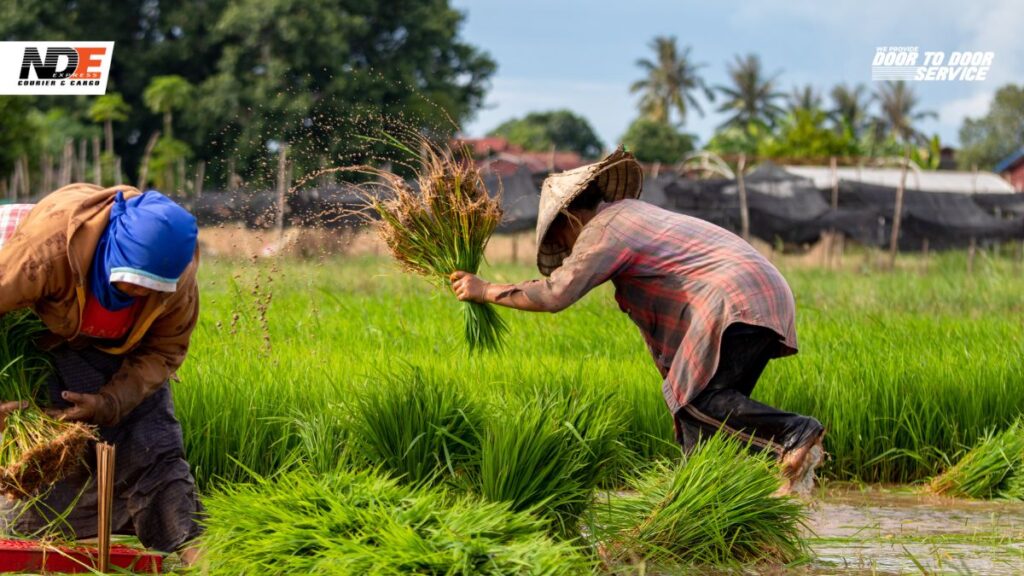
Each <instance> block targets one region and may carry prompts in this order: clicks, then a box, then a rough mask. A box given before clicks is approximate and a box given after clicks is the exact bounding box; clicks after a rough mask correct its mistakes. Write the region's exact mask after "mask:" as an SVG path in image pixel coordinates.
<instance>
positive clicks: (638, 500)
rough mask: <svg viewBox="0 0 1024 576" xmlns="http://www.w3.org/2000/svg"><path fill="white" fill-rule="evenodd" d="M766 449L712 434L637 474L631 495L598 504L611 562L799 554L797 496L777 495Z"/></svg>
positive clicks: (782, 559)
mask: <svg viewBox="0 0 1024 576" xmlns="http://www.w3.org/2000/svg"><path fill="white" fill-rule="evenodd" d="M778 487H779V479H778V475H777V469H776V466H775V465H774V463H772V462H771V461H770V460H769V459H768V457H767V456H764V455H761V456H751V455H750V454H749V453H748V451H747V450H746V447H745V446H743V445H742V444H740V443H738V442H736V441H735V440H731V439H728V438H725V437H724V436H722V435H716V436H714V437H712V438H711V439H710V440H708V441H706V442H704V443H703V444H702V445H701V446H700V447H699V448H698V449H697V450H695V451H694V452H693V453H692V454H691V455H690V456H689V457H687V458H686V460H685V462H683V463H682V464H680V465H670V464H665V463H660V464H656V465H654V466H652V467H651V468H650V469H649V470H648V471H646V472H645V473H643V474H641V475H640V476H638V477H637V478H636V479H635V480H634V481H633V482H632V483H631V488H632V490H633V491H635V494H630V495H626V496H622V497H618V498H613V499H611V501H610V503H609V504H608V505H607V506H602V507H598V517H597V522H598V525H597V526H595V533H597V534H598V536H599V537H601V539H602V540H603V542H602V544H603V549H604V551H605V555H606V556H607V557H608V558H609V559H610V560H612V561H631V560H640V559H642V560H645V561H650V562H653V563H654V564H656V565H660V564H665V565H672V564H689V565H722V564H725V565H728V564H735V563H758V562H771V563H789V562H794V561H797V560H800V559H802V558H804V557H805V556H806V554H807V548H806V545H805V543H804V541H803V540H802V538H801V535H800V531H801V529H802V527H803V526H804V522H805V518H806V511H805V509H804V507H803V505H802V504H801V503H800V501H799V500H796V499H794V498H790V497H782V498H780V497H776V496H774V495H773V493H774V492H775V491H776V489H778Z"/></svg>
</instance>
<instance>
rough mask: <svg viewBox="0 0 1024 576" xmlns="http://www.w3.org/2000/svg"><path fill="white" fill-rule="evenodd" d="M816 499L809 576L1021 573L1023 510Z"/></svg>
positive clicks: (850, 489)
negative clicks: (810, 574)
mask: <svg viewBox="0 0 1024 576" xmlns="http://www.w3.org/2000/svg"><path fill="white" fill-rule="evenodd" d="M819 497H820V499H819V500H818V502H817V503H816V504H815V505H814V510H813V512H812V515H811V521H810V524H811V526H810V527H811V529H812V530H813V532H814V535H813V536H812V537H811V538H810V544H811V547H812V549H813V551H814V553H815V555H816V556H817V558H816V559H815V561H814V563H813V564H812V566H811V568H810V570H808V572H809V573H812V574H880V575H881V574H991V575H1001V574H1021V573H1024V503H1017V502H998V501H994V502H981V501H965V500H951V499H947V498H939V497H936V496H932V495H929V494H926V493H923V492H922V491H921V490H919V489H915V488H879V487H858V486H851V485H841V484H833V485H830V486H827V487H826V488H825V489H824V490H823V491H822V493H821V494H820V495H819Z"/></svg>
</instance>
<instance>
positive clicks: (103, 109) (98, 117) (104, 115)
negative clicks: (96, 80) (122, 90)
mask: <svg viewBox="0 0 1024 576" xmlns="http://www.w3.org/2000/svg"><path fill="white" fill-rule="evenodd" d="M129 112H131V108H130V107H129V106H128V104H126V103H125V101H124V98H122V97H121V95H120V94H118V93H117V92H111V93H110V94H104V95H103V96H100V97H99V98H97V99H96V101H95V102H93V103H92V106H90V107H89V118H90V119H92V121H93V122H103V138H104V139H105V140H106V147H107V153H108V154H110V155H111V156H113V155H114V122H124V121H125V120H127V119H128V113H129Z"/></svg>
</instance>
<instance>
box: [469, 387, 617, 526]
mask: <svg viewBox="0 0 1024 576" xmlns="http://www.w3.org/2000/svg"><path fill="white" fill-rule="evenodd" d="M488 424H489V426H488V428H487V432H486V434H485V437H484V440H483V445H482V447H481V454H480V460H481V463H480V473H479V477H478V478H477V479H476V484H477V490H478V491H479V492H480V493H481V494H483V495H484V497H486V498H487V499H488V500H491V501H494V502H508V503H509V504H510V505H511V507H512V509H513V510H521V511H532V512H533V513H534V514H536V515H538V516H539V517H542V518H545V519H546V520H547V521H548V522H549V526H550V529H551V531H552V533H553V534H556V535H558V536H560V537H563V538H576V537H578V536H579V527H580V522H581V520H582V519H583V517H584V515H585V513H586V512H587V511H588V509H589V507H590V504H591V503H592V501H593V499H594V494H595V490H596V488H597V486H598V485H599V484H600V483H601V482H602V481H603V480H604V479H606V478H608V476H609V474H610V473H611V472H612V471H614V470H615V468H616V463H617V461H618V459H619V458H620V457H621V456H622V454H623V449H622V445H621V443H620V442H619V441H618V436H619V434H620V433H621V428H620V426H619V425H618V422H617V420H616V419H615V417H614V416H613V413H612V411H611V407H610V406H609V405H608V404H607V403H598V402H586V401H583V400H581V399H576V398H568V399H567V398H564V397H559V396H558V395H554V396H547V397H545V396H539V397H537V398H535V399H534V401H533V402H530V403H526V404H511V403H506V404H504V405H502V407H501V408H500V410H498V411H497V413H496V414H495V415H494V416H492V417H491V418H490V419H489V421H488Z"/></svg>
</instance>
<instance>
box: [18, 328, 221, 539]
mask: <svg viewBox="0 0 1024 576" xmlns="http://www.w3.org/2000/svg"><path fill="white" fill-rule="evenodd" d="M53 354H54V356H53V360H54V365H55V368H56V371H55V372H56V374H55V376H54V377H53V378H52V379H51V381H50V383H49V393H50V396H51V402H52V405H53V406H54V407H57V408H66V407H68V404H67V403H66V402H64V401H63V400H62V399H61V398H60V394H61V392H62V391H64V390H70V391H73V392H84V393H88V394H95V393H96V392H98V391H99V389H100V387H101V386H103V385H104V384H106V383H107V382H109V381H110V378H111V377H112V376H113V375H114V373H115V372H117V370H118V368H119V367H120V366H121V360H122V359H121V357H118V356H112V355H109V354H105V353H103V352H100V351H99V350H96V349H94V348H86V349H84V350H71V349H70V348H68V347H67V346H62V347H61V348H58V349H57V350H56V351H54V353H53ZM99 433H100V437H101V438H102V439H103V440H104V441H105V442H109V443H111V444H113V445H114V446H115V447H116V449H117V452H116V454H115V462H114V506H113V514H112V529H113V531H114V532H115V533H119V534H134V535H136V536H138V538H139V540H140V541H141V542H142V544H143V545H144V546H146V547H147V548H152V549H155V550H160V551H162V552H173V551H175V550H178V549H180V548H181V547H182V546H184V545H185V544H187V543H188V542H190V541H191V540H192V539H194V538H195V537H197V536H199V534H200V532H201V530H200V526H199V524H198V523H197V520H198V519H199V517H200V515H201V514H202V507H201V505H200V504H199V499H198V496H197V493H196V487H195V481H194V480H193V478H192V473H191V471H190V469H189V465H188V462H186V461H185V448H184V443H183V440H182V435H181V425H180V424H179V423H178V420H177V419H176V418H175V417H174V405H173V404H172V402H171V391H170V388H169V387H168V385H167V384H166V383H165V384H164V385H163V387H162V388H160V390H158V391H157V392H156V393H155V394H153V395H152V396H150V397H148V398H146V399H145V400H143V402H142V403H141V404H139V406H138V407H136V408H135V409H134V410H132V412H131V413H129V414H128V415H127V416H126V417H125V418H124V419H122V421H121V422H120V423H119V424H117V425H116V426H112V427H109V428H100V430H99ZM85 464H86V465H85V466H83V467H80V468H79V469H78V470H77V471H76V472H75V473H73V474H72V475H70V476H69V477H67V478H65V479H64V480H61V481H60V482H57V483H56V484H54V485H53V487H52V488H51V489H50V490H49V491H48V492H47V493H46V494H45V495H44V496H43V497H42V498H40V499H39V500H38V501H37V502H31V503H27V504H26V503H7V502H4V503H0V510H2V520H0V522H2V524H3V527H4V529H5V531H6V532H8V533H16V534H19V535H24V536H35V537H38V536H41V535H43V533H45V532H47V531H50V530H56V531H59V532H60V533H61V535H62V536H64V537H68V538H76V539H81V538H91V537H94V536H96V533H97V508H96V504H97V497H96V485H95V482H94V481H93V473H92V471H93V470H95V467H96V455H95V452H94V451H93V450H92V447H91V446H90V449H89V450H88V452H87V453H86V457H85Z"/></svg>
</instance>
